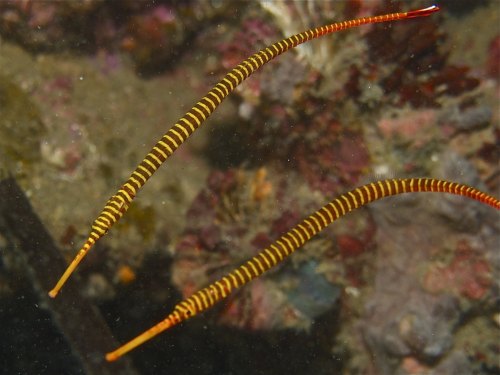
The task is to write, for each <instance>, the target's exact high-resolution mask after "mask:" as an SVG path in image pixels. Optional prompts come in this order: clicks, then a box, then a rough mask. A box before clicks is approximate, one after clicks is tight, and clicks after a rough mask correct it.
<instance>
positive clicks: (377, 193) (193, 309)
mask: <svg viewBox="0 0 500 375" xmlns="http://www.w3.org/2000/svg"><path fill="white" fill-rule="evenodd" d="M416 192H444V193H450V194H456V195H461V196H464V197H469V198H471V199H474V200H477V201H479V202H482V203H484V204H487V205H490V206H492V207H494V208H496V209H497V210H499V209H500V201H499V200H498V199H496V198H495V197H493V196H490V195H488V194H486V193H483V192H481V191H479V190H477V189H474V188H472V187H469V186H466V185H462V184H458V183H455V182H448V181H442V180H436V179H431V178H408V179H390V180H384V181H378V182H374V183H370V184H367V185H364V186H361V187H359V188H356V189H354V190H351V191H349V192H347V193H345V194H342V195H341V196H340V197H338V198H336V199H334V200H333V201H331V202H330V203H328V204H326V205H325V206H323V207H321V208H320V209H319V210H317V211H316V212H314V213H313V214H311V215H310V216H309V217H307V218H306V219H304V220H302V222H300V223H299V224H297V225H296V226H295V227H294V228H292V229H291V230H289V231H288V232H287V233H285V234H284V235H282V236H281V237H280V238H279V239H278V240H276V241H275V242H274V243H273V244H271V245H270V246H268V247H267V248H265V249H264V250H262V251H261V252H259V253H258V254H257V255H256V256H254V257H253V258H251V259H250V260H248V261H247V262H245V263H244V264H243V265H241V266H239V267H238V268H236V269H235V270H234V271H232V272H230V273H228V274H227V275H225V276H223V277H222V278H221V279H219V280H217V281H215V282H214V283H212V284H210V285H209V286H208V287H206V288H203V289H201V290H199V291H198V292H196V293H194V294H193V295H192V296H191V297H188V298H187V299H185V300H184V301H181V302H180V303H178V304H177V305H176V306H175V308H174V311H173V312H172V313H171V314H170V315H168V316H167V318H166V319H165V320H163V321H162V322H160V323H159V324H157V325H156V326H154V327H152V328H150V329H149V330H148V331H146V332H144V333H143V334H142V335H140V336H138V337H137V338H135V339H133V340H132V341H130V342H129V343H127V344H125V345H124V346H122V347H120V348H118V349H117V350H116V351H114V352H112V353H110V354H108V355H107V357H106V358H107V359H108V360H114V359H116V358H118V357H120V356H121V355H123V354H125V353H126V352H128V351H129V350H132V349H133V348H135V347H136V346H138V345H140V344H141V343H143V342H144V341H147V340H149V339H150V338H152V337H154V336H156V335H157V334H159V333H160V332H162V331H164V330H166V329H168V328H170V327H172V326H174V325H176V324H178V323H180V322H182V321H184V320H186V319H189V318H190V317H192V316H194V315H196V314H198V313H200V312H202V311H205V310H207V309H209V308H210V307H212V306H213V305H214V304H215V303H217V302H219V301H220V300H222V299H224V298H226V297H227V296H228V295H229V294H230V293H232V292H233V291H234V290H236V289H238V288H241V287H242V286H244V285H245V284H247V283H248V282H250V281H252V280H253V279H255V278H257V277H259V276H260V275H262V274H263V273H264V272H266V271H267V270H269V269H271V268H272V267H274V266H276V265H277V264H278V263H280V262H282V261H283V260H284V259H285V258H287V257H288V256H289V255H290V254H292V253H293V252H294V251H295V250H297V249H298V248H299V247H301V246H302V245H304V244H305V243H306V242H307V241H308V240H309V239H311V238H312V237H313V236H315V235H316V234H318V233H319V232H320V231H322V230H323V229H324V228H326V227H327V226H328V225H330V224H331V223H333V222H334V221H335V220H337V219H339V218H340V217H342V216H344V215H346V214H347V213H349V212H351V211H353V210H354V209H356V208H359V207H362V206H364V205H366V204H368V203H370V202H373V201H375V200H378V199H381V198H385V197H389V196H392V195H397V194H403V193H416Z"/></svg>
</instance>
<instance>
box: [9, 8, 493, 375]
mask: <svg viewBox="0 0 500 375" xmlns="http://www.w3.org/2000/svg"><path fill="white" fill-rule="evenodd" d="M428 5H430V3H428V2H425V1H412V2H404V3H403V2H397V1H395V2H385V1H375V0H374V1H360V0H357V1H354V0H351V1H337V2H323V1H320V2H314V1H304V2H286V1H272V2H270V1H261V2H254V3H251V2H236V3H234V2H226V1H220V2H218V1H203V2H201V1H190V2H175V1H144V2H135V1H123V2H101V1H84V2H49V1H47V2H43V1H42V2H40V1H5V2H2V3H0V169H1V170H2V173H4V174H10V175H12V176H14V177H15V178H16V179H17V181H18V182H19V183H20V185H21V186H22V187H23V189H24V191H25V193H26V195H27V196H28V197H29V198H30V200H31V202H32V205H33V206H34V208H35V210H36V211H37V212H38V214H39V215H40V217H41V219H42V220H43V222H44V224H45V226H46V227H47V228H48V229H49V230H50V232H51V234H52V236H53V237H54V238H55V239H56V242H57V245H58V246H59V247H60V249H61V252H62V254H63V256H64V257H65V258H66V259H67V260H68V261H69V260H70V259H71V258H72V257H73V256H74V254H75V252H76V251H77V250H78V246H80V245H81V244H82V243H83V241H84V240H85V238H86V235H87V234H88V232H87V231H88V230H89V226H90V224H91V222H92V221H93V219H94V218H95V216H96V215H97V214H98V213H99V210H100V209H101V208H102V206H103V205H104V203H105V202H106V199H107V198H108V197H109V196H110V195H112V194H114V192H115V190H116V188H117V187H118V186H119V185H120V184H121V183H122V182H123V181H124V180H125V179H126V178H127V177H128V176H129V175H130V172H131V171H132V170H133V168H135V166H136V165H137V163H138V162H140V160H142V157H143V156H144V155H145V154H146V153H147V152H148V151H149V148H150V146H151V145H152V144H154V142H155V141H156V140H157V139H158V138H159V137H160V136H161V135H162V134H163V133H164V132H165V131H166V130H167V129H168V128H169V127H170V126H171V124H173V123H174V122H175V121H176V120H177V119H178V118H179V117H180V116H181V115H182V114H183V113H184V112H185V111H186V110H188V109H190V108H191V105H192V104H194V103H195V102H196V100H198V99H199V98H200V97H201V96H202V95H204V94H205V93H206V92H207V91H208V90H209V89H210V88H211V86H212V85H213V84H215V83H216V82H217V80H218V79H219V78H220V77H221V76H222V75H223V74H224V73H225V72H226V71H228V70H229V69H231V68H232V67H233V66H234V65H236V64H237V63H239V62H240V61H241V60H242V59H244V58H246V57H248V56H249V55H250V54H252V53H253V52H255V51H257V50H258V49H259V48H262V47H264V46H266V45H268V44H270V43H272V42H274V41H276V40H279V39H280V38H282V37H285V36H289V35H290V34H292V33H296V32H300V31H303V30H305V29H306V28H309V27H313V26H318V25H321V24H325V23H329V22H334V21H341V20H345V19H349V18H355V17H363V16H367V15H372V14H379V13H387V12H392V11H398V10H406V9H413V8H418V7H424V6H428ZM440 5H441V7H442V10H441V12H439V13H436V14H434V15H432V16H430V17H428V18H424V19H416V20H408V21H402V22H398V23H393V24H390V25H388V24H380V25H376V26H366V27H363V28H360V29H355V30H350V31H345V32H342V33H338V34H335V35H331V36H326V37H323V38H322V39H321V40H318V41H314V42H311V43H309V44H308V45H305V46H303V47H300V48H298V49H297V51H292V52H288V53H286V54H285V55H284V56H281V57H279V58H278V59H277V60H276V61H275V62H272V63H269V64H268V66H265V67H263V68H262V71H261V72H258V73H256V74H254V76H252V77H250V78H249V79H248V80H247V81H246V82H245V83H243V84H242V85H241V87H240V88H238V89H237V90H236V92H235V93H233V94H232V95H231V96H230V97H229V98H228V99H227V100H226V101H225V102H224V103H223V104H222V105H221V107H220V109H218V110H217V112H216V113H215V114H214V115H213V118H211V119H209V120H208V121H207V124H206V125H205V126H203V127H202V128H201V129H200V130H199V131H197V133H196V134H195V135H193V137H192V138H191V139H189V140H188V141H187V142H186V144H185V145H183V146H182V147H181V148H180V149H179V150H178V151H177V153H176V155H174V156H173V157H172V158H170V159H169V160H168V161H167V162H166V163H165V166H163V167H162V168H161V169H160V170H159V171H158V172H157V173H156V175H155V176H154V177H153V178H152V179H151V180H150V181H149V182H148V183H147V185H146V186H145V187H144V189H143V191H141V193H140V194H139V196H138V197H137V199H136V200H135V201H134V203H133V204H132V206H131V208H130V210H129V212H128V213H127V215H126V216H124V218H123V219H122V220H121V222H120V223H119V224H117V225H116V226H115V227H114V228H113V229H112V230H111V231H110V233H109V234H108V235H107V236H106V237H105V238H103V239H102V240H101V241H99V243H98V245H97V246H96V247H95V249H93V250H92V251H91V253H90V254H89V255H88V256H87V258H86V259H85V260H84V262H83V263H82V264H81V266H80V267H79V269H78V271H77V272H78V276H79V277H80V279H81V281H82V283H83V285H84V289H83V293H84V295H85V296H86V298H87V299H89V301H91V302H92V303H94V304H95V305H96V306H98V307H99V309H100V311H101V314H102V315H103V316H104V317H105V319H106V320H107V321H108V323H109V325H110V327H111V329H112V331H113V334H114V335H115V336H116V338H117V339H118V340H119V341H125V340H128V339H130V338H132V337H133V336H135V335H136V334H138V333H139V332H141V331H142V330H144V329H146V328H149V327H150V326H151V325H153V324H154V323H156V322H157V321H159V320H160V319H161V318H163V317H164V316H166V315H167V314H168V313H169V312H170V309H171V308H172V307H173V305H174V304H175V303H176V302H177V301H179V299H180V298H182V297H183V296H185V297H187V296H189V295H190V294H191V293H192V292H194V291H196V290H197V289H198V288H200V287H203V286H205V285H207V284H208V283H210V282H211V281H213V280H214V279H216V278H217V277H218V276H220V275H221V274H222V273H224V272H226V271H230V270H231V269H232V268H234V267H235V266H237V265H239V264H240V263H241V262H242V261H243V260H245V259H247V258H248V257H251V256H252V255H254V254H255V253H256V252H257V251H259V250H260V249H262V248H264V247H265V246H267V245H268V244H269V243H270V242H271V241H272V240H274V239H276V238H277V237H278V236H279V235H280V234H282V233H283V232H285V231H287V230H288V229H289V228H291V227H292V226H293V225H294V224H296V223H297V222H298V221H300V220H301V218H303V217H306V216H307V215H308V214H310V213H311V212H313V211H314V210H315V209H317V208H319V207H321V206H322V205H323V204H325V203H326V202H328V201H329V200H331V199H332V198H333V197H334V196H335V195H337V194H340V193H342V192H345V191H347V190H349V189H350V188H353V187H356V186H358V185H361V184H363V183H365V182H368V181H374V180H377V179H381V178H388V177H409V176H425V177H436V178H443V179H449V180H453V181H457V182H462V183H466V184H469V185H472V186H475V187H477V188H480V189H483V190H485V191H488V192H490V193H492V194H493V195H495V196H497V197H498V196H499V195H500V169H499V142H500V122H499V121H500V104H499V103H500V101H499V100H500V68H499V65H500V57H499V56H500V27H499V26H498V25H499V24H500V22H499V21H500V11H499V9H498V3H497V2H496V1H495V0H490V1H479V2H470V1H458V2H457V1H443V2H442V4H440ZM499 226H500V224H499V220H498V213H497V212H495V211H494V210H492V209H491V208H488V207H483V206H481V205H479V204H478V203H476V202H469V201H467V200H464V199H463V198H458V197H450V196H445V195H440V194H432V195H431V194H414V195H407V196H400V197H396V198H390V199H386V200H382V201H380V202H376V203H374V204H371V205H370V206H368V207H366V208H363V209H360V210H358V212H354V213H352V214H350V215H349V216H347V217H345V218H342V219H341V220H340V221H338V222H336V223H334V224H333V225H332V226H331V227H330V228H328V229H327V230H325V231H324V232H323V233H321V234H320V235H319V236H317V238H315V239H313V240H311V241H310V243H308V244H306V245H305V246H304V248H303V249H300V250H299V251H297V253H296V254H294V255H293V256H292V257H291V258H290V259H289V260H288V261H286V262H285V263H284V264H282V265H280V266H279V267H277V268H276V269H275V270H272V271H270V272H269V273H268V274H266V275H264V276H262V277H261V278H259V279H257V280H255V281H253V282H252V283H251V284H249V285H248V286H246V287H245V288H243V289H242V290H241V291H239V292H238V293H236V294H235V295H234V296H232V297H231V298H230V299H228V300H227V301H225V302H222V303H221V304H220V305H218V306H216V307H215V308H214V309H212V311H209V312H207V313H205V314H203V315H202V316H201V317H197V318H196V319H193V320H191V321H188V322H186V323H185V324H183V325H181V326H180V327H176V328H175V329H173V330H172V331H171V332H166V333H164V334H163V335H161V336H159V337H158V338H156V339H154V341H152V342H150V343H147V344H146V345H144V346H143V347H141V348H139V349H137V350H136V351H134V352H132V353H131V354H130V358H131V359H132V362H133V364H134V366H135V368H136V369H137V372H139V373H141V374H150V373H151V374H153V373H154V374H157V373H167V372H171V373H172V372H175V373H179V374H195V373H196V374H231V373H238V374H285V373H289V372H290V371H291V369H293V371H294V373H297V374H311V373H315V374H336V373H339V374H390V373H395V374H402V375H403V374H498V373H500V366H499V363H498V356H499V352H500V345H499V342H500V310H499V287H500V284H499V280H500V278H499V271H500V256H499V254H500V253H499V252H498V249H499V248H500V241H499V240H500V238H499ZM0 240H1V241H0V249H1V251H2V252H1V253H0V323H1V325H2V326H4V327H8V329H7V330H6V331H5V338H3V339H2V343H1V344H0V362H2V363H5V367H4V369H5V371H7V372H6V373H19V374H33V373H40V374H44V373H47V374H49V373H54V371H62V372H65V373H75V371H76V373H79V372H78V370H75V366H74V363H73V361H74V360H73V359H72V358H71V357H69V355H68V357H67V358H68V359H67V363H65V358H66V356H65V355H64V353H66V352H67V350H68V349H61V346H60V345H61V340H63V339H62V338H60V334H59V333H57V329H56V328H53V327H52V328H51V326H50V323H47V321H50V311H48V313H47V311H44V310H42V311H40V310H39V309H38V307H37V309H33V306H35V305H36V306H37V303H38V302H37V301H38V300H37V298H38V297H37V295H36V292H33V291H32V290H31V289H30V285H29V283H28V282H27V281H26V276H25V275H26V273H29V270H26V269H23V268H22V267H20V265H19V263H18V262H17V261H16V259H15V256H14V255H13V254H12V253H11V252H9V251H8V247H7V246H6V245H5V240H4V239H3V237H1V236H0ZM69 282H71V279H70V281H69ZM63 293H64V291H63ZM56 301H57V300H56ZM37 328H39V329H40V331H39V333H38V334H33V333H32V332H34V331H36V330H37ZM88 334H89V335H91V334H92V332H88ZM95 334H97V333H95ZM33 348H35V349H36V350H33ZM110 349H112V348H110ZM61 350H62V351H63V355H61V354H60V353H61ZM56 351H57V352H58V353H56ZM103 354H104V353H103ZM4 359H5V360H4ZM65 364H67V366H66V367H64V366H65Z"/></svg>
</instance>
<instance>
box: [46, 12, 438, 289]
mask: <svg viewBox="0 0 500 375" xmlns="http://www.w3.org/2000/svg"><path fill="white" fill-rule="evenodd" d="M438 10H439V8H438V7H437V6H431V7H428V8H425V9H419V10H414V11H409V12H401V13H391V14H385V15H380V16H373V17H364V18H359V19H355V20H350V21H344V22H338V23H334V24H330V25H326V26H321V27H317V28H313V29H310V30H307V31H304V32H302V33H299V34H296V35H293V36H291V37H289V38H286V39H283V40H281V41H279V42H276V43H274V44H272V45H270V46H269V47H266V48H264V49H262V50H260V51H259V52H257V53H255V54H253V55H252V56H250V57H249V58H247V59H246V60H244V61H243V62H241V63H240V64H239V65H237V66H236V67H235V68H234V69H233V70H231V71H230V72H229V73H227V74H226V76H225V77H224V78H222V80H221V81H220V82H219V83H217V84H216V85H215V86H214V87H213V88H212V89H211V90H210V91H209V92H208V93H207V94H206V95H205V96H204V97H203V98H201V99H200V101H198V102H197V103H196V104H195V105H194V106H193V107H192V108H191V109H190V110H189V111H188V112H187V113H186V114H185V115H184V116H183V117H181V118H180V119H179V121H177V122H176V123H175V124H174V125H173V126H172V127H171V128H170V129H169V130H168V131H167V132H166V133H165V134H164V135H163V137H161V139H160V140H159V141H158V142H157V143H156V144H155V145H154V146H153V148H152V149H151V151H150V152H149V153H148V154H147V155H146V157H145V158H144V159H143V160H142V162H141V163H140V164H139V165H138V166H137V168H136V169H135V170H134V171H133V172H132V174H131V175H130V177H129V178H128V180H127V181H126V182H125V183H124V184H123V185H122V186H121V187H120V188H119V189H118V191H117V193H116V194H115V195H113V196H112V197H111V198H110V199H109V200H108V201H107V203H106V205H105V206H104V208H103V210H102V211H101V213H100V214H99V216H98V217H97V219H95V220H94V222H93V224H92V226H91V231H90V234H89V236H88V238H87V240H86V241H85V243H84V245H83V246H82V248H81V249H80V250H79V251H78V253H77V255H76V256H75V258H74V259H73V261H72V262H71V263H70V264H69V266H68V268H67V269H66V271H65V272H64V273H63V275H62V276H61V278H60V279H59V280H58V281H57V283H56V285H55V287H54V288H53V289H52V290H51V291H50V292H49V295H50V296H51V297H55V296H56V295H57V294H58V293H59V291H60V290H61V288H62V287H63V285H64V283H65V282H66V281H67V279H68V278H69V276H70V275H71V274H72V273H73V271H74V270H75V269H76V267H77V266H78V264H79V263H80V262H81V261H82V259H83V258H84V257H85V255H86V254H87V252H88V251H89V250H90V249H91V248H92V247H93V246H94V244H95V243H96V242H97V241H98V240H99V238H101V237H102V236H104V235H105V234H106V233H107V232H108V230H109V229H110V228H111V227H112V226H113V225H114V224H115V223H116V222H117V221H118V220H120V218H121V217H122V216H123V214H124V213H125V212H126V211H127V210H128V207H129V205H130V203H131V202H132V201H133V199H134V198H135V196H136V195H137V193H138V192H139V190H140V189H141V188H142V187H143V186H144V184H146V182H147V181H148V179H149V178H151V176H153V174H154V173H155V172H156V171H157V170H158V168H159V167H160V166H161V165H162V164H163V162H164V161H165V160H166V159H167V158H168V157H169V156H171V155H172V154H173V153H174V152H175V151H176V150H177V149H178V148H179V147H180V145H181V144H183V143H184V142H185V141H186V140H187V139H188V138H189V136H190V135H191V134H193V133H194V132H195V131H196V129H198V128H199V127H200V126H201V124H203V123H204V122H205V120H206V119H207V118H208V117H209V116H210V115H211V114H212V113H213V112H214V111H215V109H216V108H217V107H218V106H219V105H220V104H221V103H222V101H223V100H224V99H225V98H226V97H227V96H228V95H229V94H230V93H231V92H232V91H234V89H235V88H236V87H237V86H238V85H239V84H241V83H242V82H243V81H244V80H245V79H247V78H248V77H249V76H251V75H252V74H253V73H254V72H255V71H256V70H258V69H259V68H261V67H262V66H263V65H265V64H266V63H267V62H269V61H270V60H272V59H274V58H275V57H277V56H279V55H281V54H283V53H285V52H286V51H288V50H290V49H292V48H294V47H296V46H298V45H300V44H302V43H306V42H308V41H310V40H313V39H316V38H319V37H321V36H323V35H326V34H331V33H334V32H336V31H340V30H345V29H349V28H352V27H357V26H361V25H367V24H373V23H380V22H390V21H397V20H403V19H408V18H415V17H423V16H428V15H430V14H432V13H434V12H436V11H438Z"/></svg>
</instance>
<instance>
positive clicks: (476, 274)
mask: <svg viewBox="0 0 500 375" xmlns="http://www.w3.org/2000/svg"><path fill="white" fill-rule="evenodd" d="M492 278H493V275H492V273H491V268H490V265H489V262H488V260H487V259H485V257H484V254H481V252H480V251H479V250H474V249H471V248H470V244H468V243H467V242H466V241H462V242H460V243H459V244H458V248H457V249H456V252H455V254H454V255H453V258H452V259H451V261H450V263H449V264H444V265H443V264H433V265H431V266H430V268H429V270H428V271H427V272H426V274H425V276H424V280H423V285H424V287H425V288H426V289H427V290H428V291H429V292H431V293H445V292H448V293H454V294H457V295H459V296H461V297H465V298H469V299H472V300H479V299H481V298H483V297H484V296H485V295H486V293H488V291H489V290H490V288H491V287H492V284H493V280H492Z"/></svg>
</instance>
